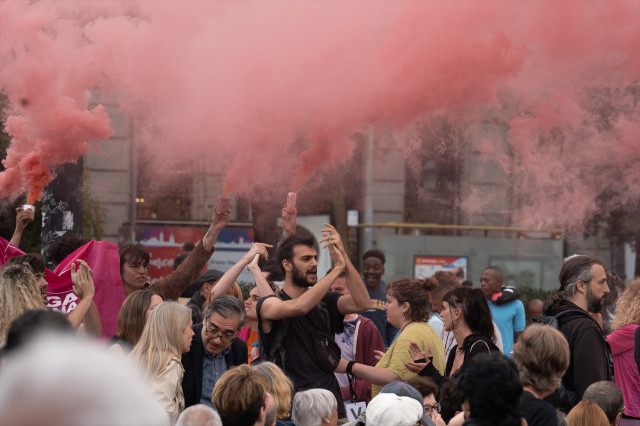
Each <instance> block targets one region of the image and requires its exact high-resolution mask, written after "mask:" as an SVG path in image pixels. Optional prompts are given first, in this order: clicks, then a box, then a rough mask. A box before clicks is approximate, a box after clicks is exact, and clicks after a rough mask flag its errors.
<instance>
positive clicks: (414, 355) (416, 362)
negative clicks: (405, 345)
mask: <svg viewBox="0 0 640 426" xmlns="http://www.w3.org/2000/svg"><path fill="white" fill-rule="evenodd" d="M427 351H428V352H429V355H428V356H427V354H425V353H424V351H423V350H422V348H421V347H420V346H419V345H418V344H417V343H415V342H411V343H410V344H409V355H411V359H413V362H409V361H408V362H405V363H404V366H405V367H406V368H407V370H409V371H411V372H412V373H420V372H421V371H422V370H423V369H424V368H425V367H426V366H427V365H429V363H430V362H431V359H432V357H431V346H429V347H428V348H427Z"/></svg>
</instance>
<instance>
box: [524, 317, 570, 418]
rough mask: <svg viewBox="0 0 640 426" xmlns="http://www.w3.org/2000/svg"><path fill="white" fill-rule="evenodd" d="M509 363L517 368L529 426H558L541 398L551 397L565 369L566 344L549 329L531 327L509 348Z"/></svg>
mask: <svg viewBox="0 0 640 426" xmlns="http://www.w3.org/2000/svg"><path fill="white" fill-rule="evenodd" d="M512 359H513V362H515V363H516V366H517V367H518V372H519V376H520V382H521V383H522V396H521V398H520V404H521V407H522V412H523V414H524V417H525V419H527V423H528V424H529V426H554V425H557V424H558V416H557V414H556V410H555V408H553V406H552V405H551V404H549V403H548V402H546V401H544V400H543V398H544V397H546V396H547V395H551V394H552V393H553V392H554V391H555V390H556V389H558V387H560V383H561V382H562V376H563V375H564V373H565V372H566V371H567V368H569V343H568V342H567V339H566V338H565V337H564V335H563V334H562V333H561V332H560V331H558V330H556V329H554V328H552V327H549V326H546V325H539V324H533V325H530V326H528V327H527V328H525V330H524V332H523V333H522V335H521V336H520V338H519V339H518V341H517V342H516V344H515V345H514V346H513V357H512Z"/></svg>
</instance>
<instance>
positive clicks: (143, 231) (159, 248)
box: [139, 226, 254, 284]
mask: <svg viewBox="0 0 640 426" xmlns="http://www.w3.org/2000/svg"><path fill="white" fill-rule="evenodd" d="M139 229H140V234H139V235H140V241H139V242H140V244H143V245H144V246H145V247H147V249H148V250H149V253H150V254H151V262H150V264H149V281H150V282H151V283H152V284H153V283H154V282H155V281H157V280H159V279H160V278H162V277H165V276H167V275H169V274H170V273H171V272H173V264H174V262H175V259H176V257H178V256H179V255H180V254H182V253H183V250H182V245H183V244H184V243H186V242H193V243H194V244H198V242H199V241H200V240H201V239H202V237H203V236H204V229H203V228H177V227H176V228H170V227H158V226H147V227H141V228H139ZM253 241H254V237H253V230H252V229H251V230H250V229H223V230H222V231H221V232H220V234H219V235H218V240H217V241H216V244H215V253H214V254H213V256H211V259H209V262H208V263H207V269H219V270H221V271H223V272H225V271H226V270H227V269H229V268H230V267H231V265H233V264H234V263H236V262H237V261H238V260H240V258H241V257H242V255H243V254H244V253H246V252H247V250H249V248H250V247H251V243H253ZM203 271H204V270H203ZM238 280H239V281H253V278H252V277H251V274H250V273H249V272H248V271H246V269H245V270H244V271H243V272H242V273H241V274H240V276H239V277H238Z"/></svg>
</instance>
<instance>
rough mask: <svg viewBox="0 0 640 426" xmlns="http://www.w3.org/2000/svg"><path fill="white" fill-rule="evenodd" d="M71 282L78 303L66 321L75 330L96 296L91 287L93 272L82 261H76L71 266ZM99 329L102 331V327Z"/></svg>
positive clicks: (94, 289) (93, 287) (94, 290)
mask: <svg viewBox="0 0 640 426" xmlns="http://www.w3.org/2000/svg"><path fill="white" fill-rule="evenodd" d="M71 282H72V283H73V291H74V293H75V294H77V295H78V297H79V298H80V301H79V302H78V305H77V306H76V307H75V309H74V310H73V311H71V312H70V313H69V315H67V320H69V322H70V323H71V325H72V326H73V328H76V329H77V328H78V327H80V324H82V321H83V320H84V319H85V316H86V315H87V312H88V311H89V309H90V308H91V305H92V304H93V296H95V294H96V288H95V286H94V285H93V271H92V270H91V268H90V267H89V265H88V264H87V263H86V262H85V261H84V260H80V259H78V260H76V261H75V262H73V263H72V264H71ZM100 329H101V331H102V326H100ZM91 331H94V330H91Z"/></svg>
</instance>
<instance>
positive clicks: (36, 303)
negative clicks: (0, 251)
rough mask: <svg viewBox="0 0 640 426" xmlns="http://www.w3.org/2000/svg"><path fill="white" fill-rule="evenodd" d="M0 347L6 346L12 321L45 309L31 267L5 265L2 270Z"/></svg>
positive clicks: (0, 287)
mask: <svg viewBox="0 0 640 426" xmlns="http://www.w3.org/2000/svg"><path fill="white" fill-rule="evenodd" d="M0 307H1V309H0V347H1V346H4V344H5V341H6V339H7V333H8V332H9V327H10V326H11V321H13V320H14V319H16V318H18V317H19V316H20V315H22V314H23V313H25V312H26V311H30V310H32V309H44V308H45V307H44V305H43V304H42V297H41V295H40V287H39V286H38V282H37V280H36V276H35V275H34V274H33V272H32V270H31V268H30V267H29V265H26V264H13V265H5V266H4V267H3V268H2V270H0Z"/></svg>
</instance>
